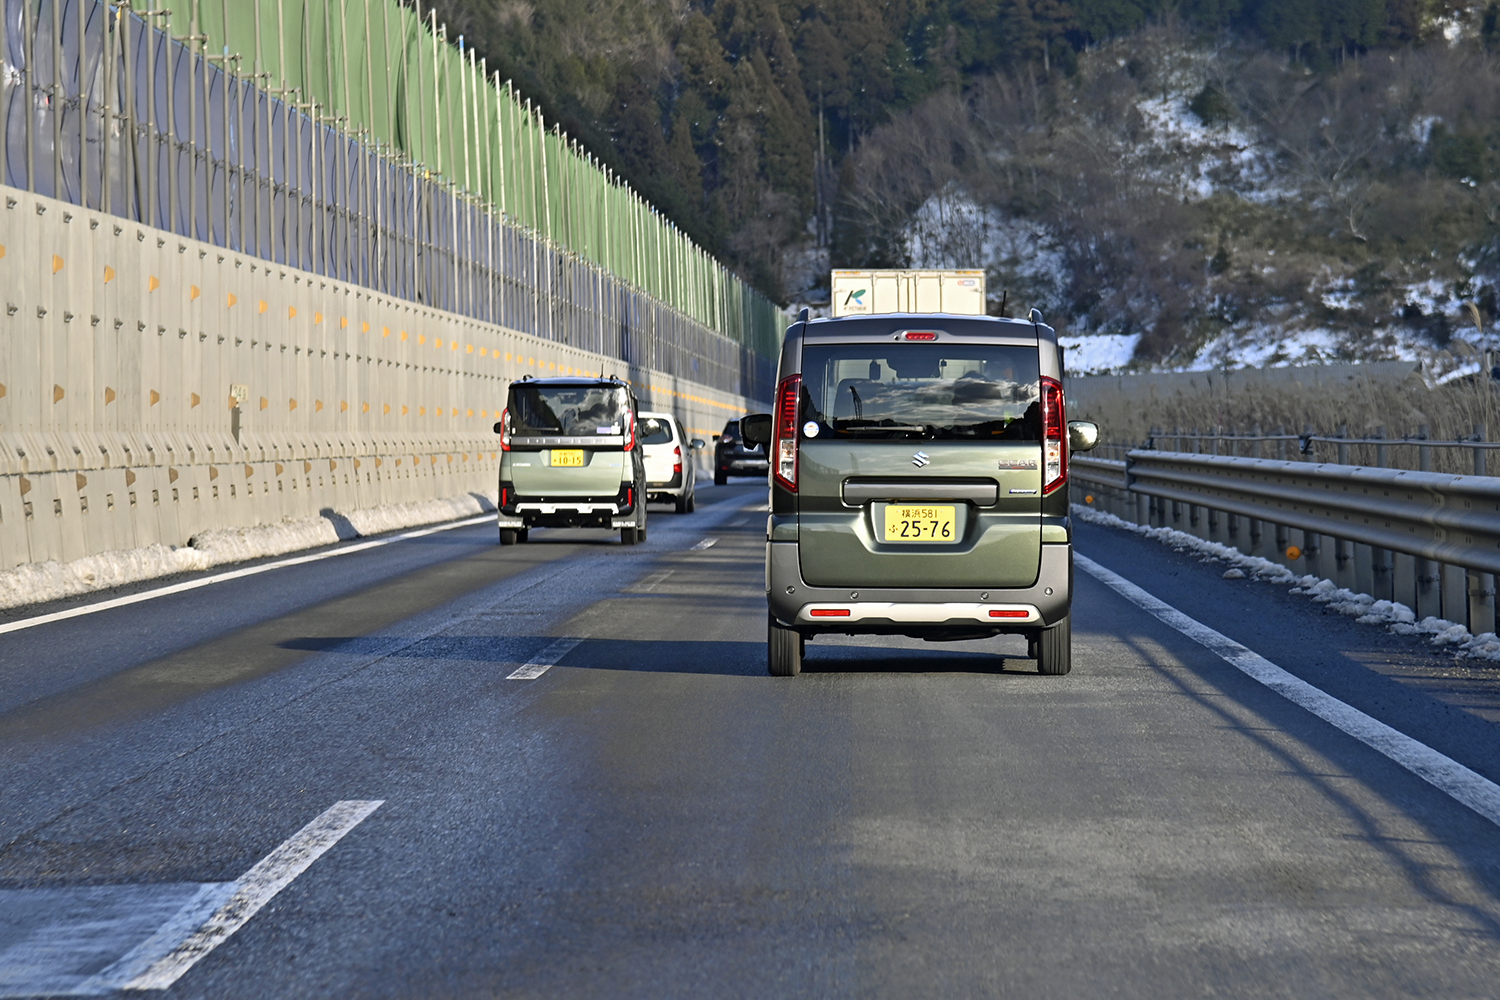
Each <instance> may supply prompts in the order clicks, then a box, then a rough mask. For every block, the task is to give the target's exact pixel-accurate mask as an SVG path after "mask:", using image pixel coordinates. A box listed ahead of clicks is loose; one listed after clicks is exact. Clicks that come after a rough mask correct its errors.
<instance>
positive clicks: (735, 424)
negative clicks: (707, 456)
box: [714, 420, 770, 486]
mask: <svg viewBox="0 0 1500 1000" xmlns="http://www.w3.org/2000/svg"><path fill="white" fill-rule="evenodd" d="M769 471H770V463H768V462H767V461H766V448H765V445H760V444H755V443H754V442H750V441H746V440H745V439H744V438H743V437H741V436H740V422H739V421H738V420H731V421H729V423H727V424H725V425H724V433H722V434H720V435H719V436H718V438H717V439H716V440H715V442H714V485H715V486H723V485H724V484H725V483H726V482H728V481H729V477H730V476H764V475H765V474H766V473H767V472H769Z"/></svg>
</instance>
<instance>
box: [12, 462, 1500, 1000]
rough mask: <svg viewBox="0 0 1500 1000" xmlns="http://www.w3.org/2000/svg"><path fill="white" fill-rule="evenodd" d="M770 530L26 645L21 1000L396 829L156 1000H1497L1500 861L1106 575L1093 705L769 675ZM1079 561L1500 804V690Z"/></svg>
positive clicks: (1477, 828)
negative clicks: (1469, 776) (268, 878)
mask: <svg viewBox="0 0 1500 1000" xmlns="http://www.w3.org/2000/svg"><path fill="white" fill-rule="evenodd" d="M764 502H765V494H764V487H763V486H755V485H751V484H749V483H743V484H735V485H731V486H729V487H723V488H713V487H704V488H702V489H701V491H700V499H699V510H698V512H697V513H696V514H693V515H687V516H677V515H674V514H671V513H669V512H668V511H667V510H666V509H665V508H662V509H660V510H659V511H658V510H653V513H652V515H651V521H650V540H649V541H648V542H647V543H646V544H644V545H641V546H635V547H623V546H621V545H619V544H618V540H617V539H618V535H617V534H615V535H605V534H603V533H593V532H583V531H554V532H543V531H537V532H534V533H533V539H534V541H533V542H532V543H529V544H526V545H521V546H516V547H506V548H500V547H498V546H496V545H495V544H494V529H493V527H492V526H479V527H471V528H457V529H453V530H450V531H444V532H439V533H436V534H432V535H427V536H424V537H422V538H417V539H411V540H408V541H403V542H400V543H397V544H394V545H391V546H387V547H385V548H382V549H376V550H370V551H368V552H364V553H357V554H353V555H348V556H340V557H336V558H331V559H328V560H325V561H320V562H314V563H309V564H306V565H302V566H297V567H291V568H287V569H278V570H273V571H270V572H267V573H264V574H261V575H258V576H254V577H249V578H245V579H243V580H237V581H233V582H231V583H226V584H220V585H215V586H209V587H203V588H201V589H197V590H192V591H188V592H185V593H182V594H177V595H173V596H171V597H165V598H161V599H159V600H153V601H148V602H145V603H141V604H136V605H132V606H129V607H125V608H119V609H115V610H112V611H106V612H101V613H99V614H95V615H88V616H84V617H80V618H74V619H69V620H66V621H60V622H55V623H52V624H48V625H43V626H39V627H36V628H32V629H27V630H24V631H19V632H13V633H10V634H6V635H0V762H3V763H0V803H3V807H0V996H33V995H46V994H47V993H49V992H50V993H57V994H63V993H68V992H72V993H74V994H78V993H90V992H93V993H107V992H109V991H110V990H111V989H112V988H113V987H115V986H118V985H120V980H119V978H118V976H117V975H115V973H117V972H118V970H119V969H120V968H122V967H123V966H122V965H121V964H120V963H121V962H122V961H125V959H128V958H129V955H130V954H135V955H137V956H139V955H142V954H147V953H151V954H155V953H152V952H151V947H152V945H151V941H152V940H155V941H156V943H157V946H159V945H160V943H161V940H166V938H171V935H170V934H165V931H162V932H161V933H157V932H158V931H159V929H160V928H163V927H165V926H166V925H168V924H170V923H171V920H172V919H174V917H173V915H174V914H177V913H179V912H180V911H181V908H182V907H183V906H184V905H185V902H184V901H185V900H188V899H190V898H196V897H195V896H194V894H203V893H209V894H212V893H213V892H218V891H220V890H219V889H218V888H215V887H219V886H222V885H223V884H224V883H234V884H233V885H231V886H229V887H228V889H225V890H223V891H225V892H228V891H229V890H233V889H235V888H236V887H240V890H241V891H245V890H244V888H243V887H244V886H246V885H249V884H251V883H253V882H255V879H253V878H248V877H246V878H242V876H246V875H247V873H249V872H252V871H262V870H263V869H264V866H265V864H266V863H267V861H272V860H275V859H277V858H280V857H284V856H285V854H286V852H282V854H277V851H278V847H279V845H284V844H287V843H295V842H297V841H296V837H297V835H298V831H299V830H301V829H302V828H303V827H304V825H305V824H308V823H309V821H312V820H314V819H315V818H316V817H318V816H319V815H320V814H322V813H323V812H324V811H325V810H327V809H329V807H331V806H333V805H334V804H335V803H340V802H376V801H378V802H380V803H381V804H380V805H379V806H378V807H375V808H373V811H370V812H368V815H367V817H366V818H363V819H362V820H360V821H357V822H355V823H354V824H353V825H352V826H351V827H350V828H349V829H348V830H347V832H345V833H344V834H343V836H342V839H337V840H336V842H333V843H331V844H325V845H324V848H325V849H324V850H323V853H320V854H316V855H307V856H312V857H314V860H312V862H311V864H309V865H306V866H305V870H301V871H300V874H296V875H295V877H294V878H292V879H291V880H290V881H289V882H287V883H286V884H285V886H284V888H281V889H280V891H279V892H277V893H276V894H275V895H274V896H271V897H270V898H269V901H268V902H265V905H264V908H262V909H260V910H259V911H258V912H253V913H252V915H250V916H249V919H248V920H247V921H245V922H244V923H243V925H242V926H239V927H238V929H236V930H234V931H233V933H232V934H228V935H227V936H222V935H221V943H218V944H217V947H214V948H213V949H212V950H210V951H207V952H206V953H205V954H203V955H202V957H201V959H200V960H198V961H197V962H196V964H192V965H190V966H189V967H187V968H186V971H183V972H181V975H180V978H178V979H177V980H176V981H175V984H174V985H172V986H171V987H170V989H169V990H168V992H167V993H166V994H158V995H168V996H185V997H186V996H191V997H215V998H222V997H267V996H271V997H311V996H341V997H365V996H371V997H414V998H415V997H422V998H429V997H430V998H443V997H549V998H551V997H637V996H639V997H653V998H654V997H846V996H847V997H892V998H905V997H917V996H921V997H936V996H943V997H949V996H951V997H982V996H1010V997H1027V998H1030V997H1038V998H1048V997H1058V998H1063V997H1066V998H1078V997H1142V998H1147V997H1149V998H1161V997H1206V996H1229V997H1299V998H1300V997H1351V998H1354V997H1359V998H1365V997H1411V996H1432V997H1444V998H1456V997H1458V998H1461V997H1474V998H1478V997H1493V996H1495V995H1496V993H1497V987H1496V984H1497V983H1500V828H1497V827H1496V826H1495V825H1494V824H1493V823H1491V822H1490V821H1488V820H1486V819H1484V818H1482V817H1481V816H1479V815H1478V814H1476V813H1475V812H1472V811H1470V810H1469V809H1468V808H1467V807H1465V806H1463V805H1460V804H1459V803H1458V802H1456V801H1454V799H1452V798H1450V797H1449V796H1448V795H1446V794H1445V793H1443V792H1442V791H1439V790H1438V789H1436V788H1434V787H1433V786H1432V785H1430V784H1428V783H1426V782H1424V781H1423V780H1421V779H1420V778H1418V777H1416V776H1415V775H1413V774H1412V773H1410V772H1409V771H1407V770H1405V769H1403V768H1402V767H1400V766H1398V765H1397V764H1395V763H1393V762H1392V761H1391V760H1389V759H1387V758H1386V757H1385V756H1382V755H1381V754H1379V753H1377V752H1376V751H1375V750H1373V749H1371V748H1370V747H1368V746H1366V745H1365V744H1363V743H1361V742H1359V741H1357V740H1355V739H1354V738H1352V737H1350V736H1348V735H1345V734H1344V733H1343V732H1340V731H1339V730H1337V729H1335V728H1333V727H1332V726H1331V725H1329V724H1328V723H1326V722H1324V721H1322V720H1321V719H1318V718H1316V717H1314V716H1313V715H1311V714H1310V713H1309V712H1307V711H1305V710H1304V709H1302V708H1299V707H1297V706H1296V705H1294V704H1292V703H1291V702H1289V701H1287V700H1285V699H1284V698H1282V697H1281V696H1280V695H1278V694H1276V693H1273V692H1272V691H1270V690H1268V689H1267V688H1265V687H1263V686H1261V685H1260V684H1258V683H1256V682H1255V681H1253V680H1251V679H1250V678H1248V677H1247V676H1245V675H1244V674H1243V673H1241V672H1239V671H1237V670H1236V669H1234V668H1233V667H1232V666H1230V665H1229V664H1227V663H1226V662H1225V661H1224V660H1223V659H1221V658H1219V657H1218V656H1216V655H1215V654H1214V653H1212V652H1211V651H1209V650H1208V649H1205V648H1204V647H1203V646H1201V645H1199V644H1197V643H1195V642H1194V641H1192V640H1191V639H1189V638H1187V637H1186V636H1184V635H1183V634H1181V633H1180V632H1178V631H1175V630H1173V629H1172V628H1170V627H1168V626H1167V625H1165V624H1163V623H1161V622H1160V621H1158V620H1157V619H1156V618H1153V617H1150V616H1148V615H1147V614H1145V613H1144V612H1143V611H1142V610H1140V609H1139V608H1138V607H1137V606H1135V605H1134V604H1131V603H1130V602H1128V601H1126V600H1125V599H1124V598H1122V597H1121V596H1119V595H1118V594H1117V593H1116V592H1115V591H1113V590H1111V589H1109V588H1107V587H1105V586H1104V585H1102V584H1101V583H1099V582H1097V581H1096V580H1095V579H1094V578H1092V577H1090V576H1089V575H1087V574H1085V573H1082V572H1080V573H1079V574H1078V576H1077V583H1076V596H1075V602H1074V609H1075V611H1074V643H1075V652H1074V670H1073V673H1072V674H1071V675H1069V676H1066V677H1041V676H1039V675H1037V674H1036V673H1035V670H1034V664H1033V663H1032V662H1031V661H1030V660H1027V659H1026V658H1025V644H1024V642H1023V641H1022V640H1020V639H1018V638H1008V639H996V640H989V641H987V642H963V643H941V644H934V643H923V642H918V641H910V640H875V639H866V638H859V639H852V638H851V639H820V640H818V641H817V642H814V643H809V644H808V657H807V661H806V666H805V670H804V673H803V675H802V676H801V677H798V678H770V677H768V676H766V674H765V647H764V640H765V603H764V594H763V583H762V576H761V560H762V553H763V538H764V517H765V515H764V512H763V505H764ZM1077 538H1078V544H1079V552H1080V553H1082V554H1085V555H1087V556H1089V557H1090V558H1092V559H1093V560H1095V561H1096V562H1098V563H1099V564H1101V565H1103V566H1106V567H1108V568H1109V569H1112V570H1114V571H1115V572H1117V573H1120V574H1122V575H1123V576H1125V577H1127V578H1128V579H1130V580H1132V581H1133V582H1134V583H1136V584H1138V585H1139V586H1141V587H1143V588H1145V589H1146V590H1148V591H1150V592H1151V593H1152V594H1154V595H1156V596H1157V597H1159V598H1161V599H1162V600H1164V601H1167V602H1168V603H1170V604H1172V605H1174V606H1175V607H1177V608H1178V609H1180V610H1181V611H1183V612H1184V613H1186V614H1188V615H1190V616H1192V617H1193V618H1195V619H1196V620H1197V621H1199V622H1202V623H1203V624H1205V625H1208V626H1210V627H1212V628H1214V629H1217V630H1218V631H1220V632H1222V633H1224V634H1225V635H1228V636H1230V637H1231V638H1233V639H1236V640H1238V641H1239V642H1241V643H1244V644H1245V645H1246V646H1248V647H1250V648H1251V649H1253V650H1254V651H1256V652H1258V653H1260V654H1261V655H1262V656H1264V657H1266V658H1268V659H1269V660H1271V661H1273V662H1274V663H1276V664H1278V665H1280V666H1281V667H1283V668H1285V669H1286V670H1288V671H1291V672H1292V673H1293V674H1296V675H1297V676H1299V677H1301V678H1303V679H1304V680H1307V681H1308V682H1309V683H1311V684H1314V685H1315V686H1317V687H1318V688H1319V689H1321V690H1323V691H1326V692H1328V693H1329V694H1331V695H1333V696H1334V697H1336V698H1339V699H1341V700H1342V701H1344V702H1346V703H1347V704H1349V705H1351V706H1353V707H1355V708H1357V709H1359V710H1361V711H1363V712H1366V713H1368V714H1370V715H1372V716H1374V717H1375V718H1377V719H1379V720H1381V721H1383V722H1385V723H1387V724H1389V725H1391V726H1393V727H1395V728H1397V729H1399V730H1400V731H1401V732H1403V733H1406V734H1407V735H1409V736H1412V737H1414V738H1415V739H1417V740H1419V741H1421V742H1422V743H1424V744H1426V745H1427V746H1429V747H1432V748H1433V749H1435V750H1438V751H1440V752H1442V753H1444V754H1447V755H1448V756H1449V757H1452V758H1453V759H1454V760H1457V761H1458V762H1460V763H1462V764H1464V765H1466V766H1467V767H1469V768H1471V769H1473V770H1474V771H1476V772H1478V773H1479V774H1481V775H1483V776H1484V777H1487V778H1488V779H1490V780H1491V781H1500V754H1497V753H1496V750H1497V748H1500V741H1497V738H1496V737H1497V732H1496V726H1497V723H1500V698H1497V696H1496V691H1497V690H1500V672H1497V671H1494V670H1490V669H1485V668H1462V667H1458V666H1455V665H1454V664H1453V662H1452V660H1451V658H1449V657H1446V656H1438V655H1435V654H1433V653H1432V652H1431V651H1430V650H1428V649H1427V648H1426V647H1424V646H1422V645H1421V643H1420V642H1418V641H1417V640H1414V639H1409V638H1401V637H1396V636H1390V635H1387V634H1385V633H1384V632H1382V631H1381V630H1379V629H1376V628H1372V627H1370V626H1362V625H1357V624H1355V623H1354V622H1352V621H1351V620H1349V619H1346V618H1343V617H1341V616H1337V615H1325V614H1322V613H1320V612H1319V610H1318V609H1317V608H1316V607H1315V606H1314V605H1311V604H1310V603H1309V602H1308V601H1306V600H1305V599H1304V598H1300V597H1296V596H1292V595H1289V594H1287V593H1286V591H1285V588H1284V587H1275V586H1271V585H1267V584H1262V583H1256V582H1253V581H1245V580H1238V581H1230V580H1224V579H1222V572H1223V567H1222V566H1214V565H1212V564H1204V563H1201V562H1198V561H1197V560H1196V559H1195V558H1194V557H1192V556H1191V555H1188V554H1185V553H1173V552H1171V551H1170V550H1168V549H1164V548H1162V547H1161V546H1159V545H1157V544H1156V543H1154V542H1147V541H1142V540H1140V539H1138V538H1136V537H1135V536H1131V535H1127V534H1124V533H1119V532H1113V531H1109V530H1106V529H1102V528H1097V527H1092V526H1081V527H1080V528H1079V531H1078V535H1077ZM710 540H711V542H710ZM31 610H32V611H33V612H34V611H36V610H38V609H31ZM41 610H50V609H41ZM11 617H12V618H14V617H16V616H15V615H12V616H11ZM560 638H561V639H571V640H578V641H577V644H576V645H572V646H568V645H567V644H566V643H563V644H559V643H558V640H559V639H560ZM553 659H555V660H556V665H554V666H552V667H551V668H550V669H548V670H546V671H545V672H544V673H541V675H540V676H539V677H537V678H536V679H534V680H509V679H507V678H508V676H509V675H510V674H511V673H512V672H514V671H516V670H517V669H518V668H520V667H522V666H524V665H526V664H528V663H538V662H544V661H549V660H553ZM292 853H296V852H295V851H293V852H292ZM263 859H266V861H263ZM303 860H304V861H305V860H306V857H304V858H303ZM258 863H260V865H259V867H258ZM236 880H239V881H236ZM205 898H207V897H205ZM215 898H217V897H215ZM215 905H217V903H215ZM210 909H212V907H210ZM185 926H186V925H185ZM193 926H196V924H193ZM189 929H190V928H189ZM154 933H156V934H157V937H156V938H152V937H151V936H152V934H154ZM163 934H165V937H163ZM182 936H183V935H182V934H178V936H177V937H178V938H180V937H182ZM148 939H150V940H148ZM175 940H177V938H172V941H175ZM168 944H169V945H170V944H171V941H169V942H168ZM131 949H135V951H132V950H131ZM141 949H145V950H144V951H142V950H141ZM169 950H170V949H168V948H161V947H158V952H160V953H161V954H167V953H168V951H169ZM127 953H128V954H127ZM169 957H170V956H169ZM126 964H127V965H128V962H127V963H126ZM111 970H114V972H111ZM111 976H115V978H111ZM101 977H102V978H101ZM136 995H139V994H136ZM146 995H148V996H149V995H151V994H146Z"/></svg>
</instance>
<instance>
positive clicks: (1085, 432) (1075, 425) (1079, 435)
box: [1068, 420, 1099, 451]
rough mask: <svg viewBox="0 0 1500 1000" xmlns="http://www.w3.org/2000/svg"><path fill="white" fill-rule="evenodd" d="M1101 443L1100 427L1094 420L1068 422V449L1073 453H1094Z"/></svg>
mask: <svg viewBox="0 0 1500 1000" xmlns="http://www.w3.org/2000/svg"><path fill="white" fill-rule="evenodd" d="M1098 443H1099V425H1098V424H1096V423H1094V422H1093V421H1092V420H1069V421H1068V448H1069V450H1071V451H1093V450H1094V445H1096V444H1098Z"/></svg>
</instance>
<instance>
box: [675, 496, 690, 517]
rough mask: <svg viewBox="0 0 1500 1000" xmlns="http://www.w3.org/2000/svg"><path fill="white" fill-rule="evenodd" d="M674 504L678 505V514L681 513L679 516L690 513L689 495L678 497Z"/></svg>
mask: <svg viewBox="0 0 1500 1000" xmlns="http://www.w3.org/2000/svg"><path fill="white" fill-rule="evenodd" d="M673 503H675V504H676V505H677V513H679V514H686V513H687V512H688V498H687V494H685V493H684V494H683V495H682V496H680V497H678V498H677V499H676V500H675V501H673Z"/></svg>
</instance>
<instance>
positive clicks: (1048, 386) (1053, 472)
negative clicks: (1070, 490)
mask: <svg viewBox="0 0 1500 1000" xmlns="http://www.w3.org/2000/svg"><path fill="white" fill-rule="evenodd" d="M1067 437H1068V419H1067V417H1066V415H1064V413H1063V387H1062V383H1061V382H1059V381H1058V380H1057V379H1055V378H1048V377H1047V376H1045V375H1043V376H1042V467H1043V472H1042V484H1043V485H1042V493H1043V494H1044V495H1045V494H1048V493H1052V492H1055V491H1056V490H1057V489H1059V488H1060V487H1061V486H1062V485H1063V484H1064V483H1066V482H1067V481H1068V448H1067Z"/></svg>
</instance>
